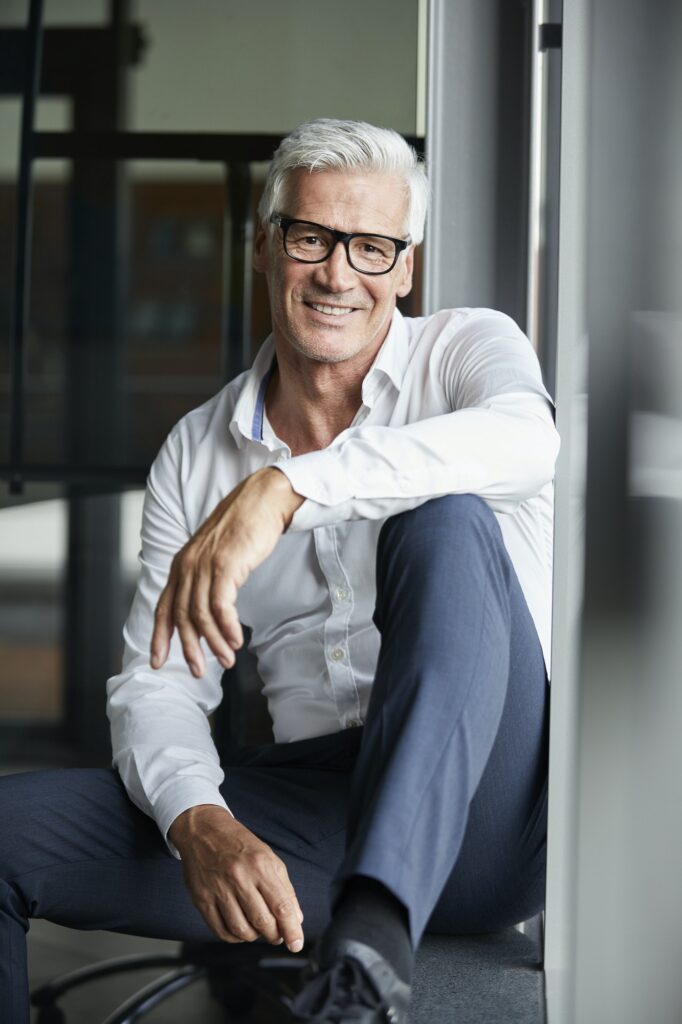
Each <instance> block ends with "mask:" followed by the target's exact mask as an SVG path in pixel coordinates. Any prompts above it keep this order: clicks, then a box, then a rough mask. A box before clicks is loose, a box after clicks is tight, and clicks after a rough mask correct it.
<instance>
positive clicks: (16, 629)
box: [0, 500, 66, 722]
mask: <svg viewBox="0 0 682 1024" xmlns="http://www.w3.org/2000/svg"><path fill="white" fill-rule="evenodd" d="M65 565H66V503H65V502H64V501H62V500H51V501H39V502H35V503H34V504H31V505H14V506H13V507H9V508H0V717H1V718H3V719H5V720H10V721H40V722H57V721H59V720H60V718H61V714H62V698H63V694H62V682H63V671H62V666H63V654H64V652H63V620H64V608H63V585H64V572H65Z"/></svg>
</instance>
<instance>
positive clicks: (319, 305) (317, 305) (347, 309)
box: [306, 302, 355, 316]
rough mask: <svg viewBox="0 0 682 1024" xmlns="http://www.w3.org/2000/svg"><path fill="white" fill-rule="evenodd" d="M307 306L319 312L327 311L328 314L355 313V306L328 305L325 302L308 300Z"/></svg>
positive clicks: (342, 314) (343, 314)
mask: <svg viewBox="0 0 682 1024" xmlns="http://www.w3.org/2000/svg"><path fill="white" fill-rule="evenodd" d="M306 305H307V306H310V308H311V309H314V310H316V311H317V312H318V313H326V314H327V315H328V316H345V315H346V314H347V313H354V312H355V308H354V307H353V306H328V305H327V304H326V303H324V302H307V303H306Z"/></svg>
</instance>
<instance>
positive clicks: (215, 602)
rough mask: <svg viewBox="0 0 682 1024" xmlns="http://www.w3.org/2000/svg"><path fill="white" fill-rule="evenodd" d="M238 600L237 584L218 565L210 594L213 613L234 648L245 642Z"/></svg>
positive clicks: (223, 633)
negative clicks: (237, 607)
mask: <svg viewBox="0 0 682 1024" xmlns="http://www.w3.org/2000/svg"><path fill="white" fill-rule="evenodd" d="M236 602H237V587H236V585H235V584H234V582H233V581H231V580H228V579H226V577H225V574H224V571H223V570H222V569H221V567H220V566H219V565H218V566H216V569H215V570H214V573H213V579H212V580H211V591H210V595H209V603H210V608H211V613H212V616H213V620H214V621H215V623H216V625H217V627H218V629H219V631H220V634H221V636H223V637H224V638H225V639H226V640H227V642H228V644H229V645H230V648H233V649H234V650H237V649H238V648H239V647H241V646H242V644H243V643H244V633H243V631H242V627H241V623H240V621H239V616H238V614H237V609H236Z"/></svg>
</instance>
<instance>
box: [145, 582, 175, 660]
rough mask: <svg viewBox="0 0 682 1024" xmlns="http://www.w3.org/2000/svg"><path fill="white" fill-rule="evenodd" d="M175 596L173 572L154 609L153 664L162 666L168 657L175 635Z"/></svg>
mask: <svg viewBox="0 0 682 1024" xmlns="http://www.w3.org/2000/svg"><path fill="white" fill-rule="evenodd" d="M174 597H175V580H174V578H173V576H172V574H171V576H170V577H169V579H168V583H167V584H166V586H165V587H164V588H163V590H162V592H161V597H160V598H159V600H158V603H157V605H156V609H155V611H154V632H153V633H152V639H151V644H150V651H151V658H150V662H151V666H152V668H161V666H162V665H163V664H165V662H166V659H167V658H168V652H169V650H170V642H171V637H172V636H173V599H174Z"/></svg>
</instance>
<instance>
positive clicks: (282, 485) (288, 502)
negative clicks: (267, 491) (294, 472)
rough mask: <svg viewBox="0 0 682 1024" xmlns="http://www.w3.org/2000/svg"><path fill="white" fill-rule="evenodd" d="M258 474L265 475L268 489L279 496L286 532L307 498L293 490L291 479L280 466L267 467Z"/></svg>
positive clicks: (278, 500) (279, 505)
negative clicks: (295, 513)
mask: <svg viewBox="0 0 682 1024" xmlns="http://www.w3.org/2000/svg"><path fill="white" fill-rule="evenodd" d="M258 472H260V473H262V474H263V476H264V479H266V480H267V483H268V487H270V488H271V489H272V492H273V494H276V495H277V504H278V508H279V511H280V513H281V515H282V521H283V524H284V525H283V529H284V530H286V529H287V528H288V526H289V524H290V523H291V520H292V518H293V515H294V512H295V511H296V510H297V509H298V508H300V507H301V505H302V504H303V502H304V501H305V498H304V497H303V495H301V494H298V492H297V491H295V490H294V489H293V487H292V486H291V481H290V480H289V477H288V476H287V475H286V473H284V472H283V471H282V470H281V469H280V468H279V467H278V466H267V467H266V468H265V469H262V470H259V471H258Z"/></svg>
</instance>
